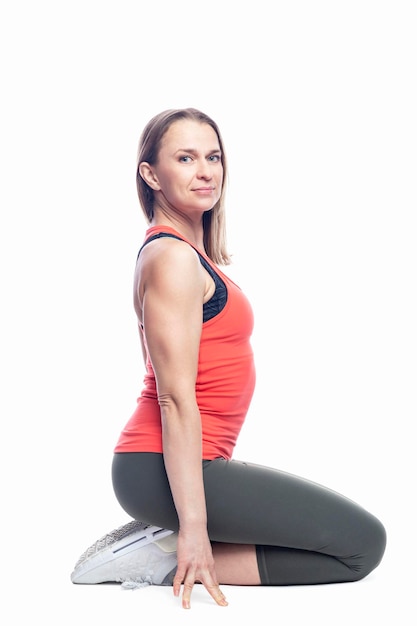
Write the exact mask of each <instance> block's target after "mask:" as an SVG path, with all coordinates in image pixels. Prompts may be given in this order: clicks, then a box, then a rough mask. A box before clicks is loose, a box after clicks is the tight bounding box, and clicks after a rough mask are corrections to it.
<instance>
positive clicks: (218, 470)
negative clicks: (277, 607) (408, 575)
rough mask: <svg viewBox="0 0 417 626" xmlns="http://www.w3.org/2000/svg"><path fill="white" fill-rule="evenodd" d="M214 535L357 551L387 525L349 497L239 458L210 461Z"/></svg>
mask: <svg viewBox="0 0 417 626" xmlns="http://www.w3.org/2000/svg"><path fill="white" fill-rule="evenodd" d="M204 481H205V488H206V499H207V511H208V526H209V534H210V538H211V539H212V540H214V541H222V542H229V543H249V544H255V545H269V546H280V547H286V548H296V549H300V550H309V551H317V552H325V553H326V554H330V555H342V554H352V548H353V546H354V551H356V550H358V551H361V550H363V549H368V548H369V543H371V544H372V543H373V542H374V541H378V542H379V541H380V538H381V537H382V536H383V535H384V529H383V527H382V525H381V524H380V522H379V521H378V520H377V519H376V518H375V517H373V516H372V515H371V514H370V513H368V512H367V511H366V510H365V509H363V508H362V507H360V506H359V505H358V504H356V503H354V502H353V501H352V500H349V499H348V498H345V497H344V496H342V495H340V494H339V493H336V492H335V491H332V490H331V489H328V488H326V487H323V486H322V485H318V484H317V483H314V482H312V481H309V480H306V479H304V478H300V477H298V476H294V475H292V474H289V473H286V472H283V471H280V470H276V469H272V468H269V467H263V466H260V465H256V464H252V463H244V462H240V461H226V460H223V459H216V460H215V461H210V462H209V463H207V464H206V465H205V469H204Z"/></svg>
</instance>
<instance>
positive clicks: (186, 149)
mask: <svg viewBox="0 0 417 626" xmlns="http://www.w3.org/2000/svg"><path fill="white" fill-rule="evenodd" d="M178 152H190V153H191V154H197V153H198V150H196V149H195V148H178V150H176V151H175V152H174V154H177V153H178ZM219 153H221V150H220V148H213V150H209V151H208V152H207V154H219Z"/></svg>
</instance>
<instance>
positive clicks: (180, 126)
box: [141, 120, 223, 215]
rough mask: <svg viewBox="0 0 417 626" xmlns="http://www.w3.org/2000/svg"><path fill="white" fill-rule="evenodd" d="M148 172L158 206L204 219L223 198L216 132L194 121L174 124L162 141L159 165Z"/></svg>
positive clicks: (180, 121) (149, 167)
mask: <svg viewBox="0 0 417 626" xmlns="http://www.w3.org/2000/svg"><path fill="white" fill-rule="evenodd" d="M146 170H147V171H146V175H147V177H151V178H150V179H149V178H145V180H146V181H147V182H148V184H149V185H150V186H151V187H152V189H154V192H155V194H154V195H155V201H156V203H157V204H159V205H160V206H162V207H165V208H166V207H171V208H174V209H175V210H177V211H180V212H182V213H186V214H188V215H190V214H192V213H196V214H197V215H201V214H202V213H203V212H204V211H208V210H210V209H211V208H212V207H213V206H214V205H215V204H216V202H217V201H218V199H219V197H220V194H221V186H222V180H223V165H222V161H221V152H220V145H219V140H218V138H217V134H216V132H215V131H214V130H213V128H212V127H211V126H209V125H208V124H205V123H201V122H196V121H194V120H178V121H176V122H174V123H173V124H172V125H171V126H170V127H169V129H168V130H167V132H166V133H165V135H164V137H163V138H162V142H161V147H160V150H159V154H158V161H157V163H156V164H155V165H153V166H147V168H146ZM141 173H142V175H144V170H143V171H142V172H141Z"/></svg>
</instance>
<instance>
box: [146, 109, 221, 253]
mask: <svg viewBox="0 0 417 626" xmlns="http://www.w3.org/2000/svg"><path fill="white" fill-rule="evenodd" d="M184 119H185V120H194V121H197V122H200V123H201V124H208V125H209V126H211V127H212V129H213V130H214V131H215V133H216V135H217V138H218V140H219V145H220V150H221V155H222V157H221V158H222V165H223V181H222V188H221V194H220V198H219V200H218V201H217V202H216V204H215V205H214V206H213V208H212V209H211V210H210V211H206V212H205V213H204V215H203V230H204V246H205V250H206V252H207V256H208V257H209V258H210V259H211V260H212V261H213V263H216V264H218V265H230V263H231V257H230V255H229V253H228V251H227V247H226V219H225V206H224V201H225V191H226V180H227V167H226V155H225V151H224V145H223V140H222V137H221V134H220V130H219V127H218V126H217V124H216V123H215V122H214V121H213V120H212V119H211V118H210V117H209V116H208V115H206V114H205V113H202V112H201V111H199V110H198V109H193V108H187V109H168V110H166V111H163V112H162V113H159V114H158V115H155V117H153V118H152V119H151V120H150V121H149V122H148V124H147V125H146V126H145V128H144V130H143V132H142V135H141V137H140V140H139V147H138V157H137V169H136V185H137V190H138V196H139V202H140V205H141V207H142V211H143V213H144V215H145V218H146V220H147V222H148V223H150V222H151V221H152V218H153V215H154V208H153V205H154V194H153V190H152V189H151V188H150V187H149V185H148V184H147V183H146V182H145V181H144V180H143V178H142V176H141V175H140V173H139V165H140V164H141V163H142V162H143V161H146V162H147V163H149V164H150V165H154V164H155V163H156V162H157V159H158V154H159V149H160V146H161V141H162V138H163V136H164V135H165V133H166V132H167V130H168V129H169V128H170V126H171V124H173V123H174V122H176V121H178V120H184Z"/></svg>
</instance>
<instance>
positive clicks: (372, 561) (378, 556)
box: [352, 517, 387, 580]
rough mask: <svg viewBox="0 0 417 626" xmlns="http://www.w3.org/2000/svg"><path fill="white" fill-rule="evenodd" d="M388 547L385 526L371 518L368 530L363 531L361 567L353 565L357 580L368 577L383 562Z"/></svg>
mask: <svg viewBox="0 0 417 626" xmlns="http://www.w3.org/2000/svg"><path fill="white" fill-rule="evenodd" d="M386 545H387V533H386V530H385V527H384V526H383V524H382V523H381V522H380V521H379V520H378V519H377V518H376V517H371V518H370V520H369V523H368V524H367V525H366V528H364V529H363V547H362V550H361V552H360V553H359V554H358V557H359V558H358V561H360V565H357V566H356V567H355V565H354V564H353V566H352V569H353V570H354V572H355V574H356V576H355V579H356V580H360V579H362V578H365V576H368V574H370V573H371V572H372V571H373V570H374V569H375V568H376V567H377V566H378V565H379V564H380V563H381V561H382V557H383V556H384V553H385V548H386Z"/></svg>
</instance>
